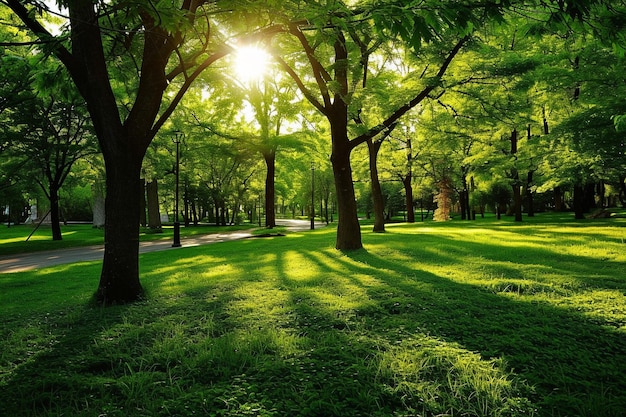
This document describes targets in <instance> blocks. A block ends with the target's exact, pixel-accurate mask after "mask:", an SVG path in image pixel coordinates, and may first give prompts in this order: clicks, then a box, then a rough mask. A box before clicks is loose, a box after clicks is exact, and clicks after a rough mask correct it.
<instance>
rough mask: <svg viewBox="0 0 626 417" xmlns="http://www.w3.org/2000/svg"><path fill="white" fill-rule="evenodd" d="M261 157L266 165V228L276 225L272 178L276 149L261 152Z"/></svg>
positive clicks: (274, 191)
mask: <svg viewBox="0 0 626 417" xmlns="http://www.w3.org/2000/svg"><path fill="white" fill-rule="evenodd" d="M263 159H264V160H265V166H266V167H267V174H266V176H265V226H266V227H267V228H270V229H272V228H274V227H276V207H275V202H274V200H275V199H276V197H275V195H276V187H275V184H274V178H275V176H276V151H275V150H273V149H272V150H269V151H266V152H263Z"/></svg>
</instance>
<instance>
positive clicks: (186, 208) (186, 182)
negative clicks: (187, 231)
mask: <svg viewBox="0 0 626 417" xmlns="http://www.w3.org/2000/svg"><path fill="white" fill-rule="evenodd" d="M183 187H184V188H183V207H184V209H183V211H184V213H185V214H184V216H185V227H189V224H190V221H191V219H190V217H191V216H190V215H189V179H188V178H187V176H185V179H184V181H183Z"/></svg>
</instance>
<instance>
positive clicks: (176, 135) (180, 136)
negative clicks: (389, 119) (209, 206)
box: [172, 131, 183, 248]
mask: <svg viewBox="0 0 626 417" xmlns="http://www.w3.org/2000/svg"><path fill="white" fill-rule="evenodd" d="M182 139H183V132H179V131H176V132H174V138H172V141H173V142H174V143H175V144H176V168H175V169H176V191H175V197H174V243H172V247H173V248H180V246H181V244H180V221H179V220H178V178H179V176H178V174H179V171H180V141H181V140H182Z"/></svg>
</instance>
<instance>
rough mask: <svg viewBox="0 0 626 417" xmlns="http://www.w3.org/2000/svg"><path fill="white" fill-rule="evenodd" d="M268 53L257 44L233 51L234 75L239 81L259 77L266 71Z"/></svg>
mask: <svg viewBox="0 0 626 417" xmlns="http://www.w3.org/2000/svg"><path fill="white" fill-rule="evenodd" d="M269 61H270V54H269V53H267V51H265V50H264V49H262V48H259V47H257V46H243V47H240V48H237V51H236V52H235V61H234V65H235V75H236V77H237V79H238V80H239V81H241V82H250V81H256V80H259V79H261V78H262V77H263V76H264V75H265V73H266V72H267V68H268V66H269Z"/></svg>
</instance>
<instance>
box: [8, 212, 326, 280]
mask: <svg viewBox="0 0 626 417" xmlns="http://www.w3.org/2000/svg"><path fill="white" fill-rule="evenodd" d="M276 223H277V224H278V225H280V226H286V227H287V230H289V231H294V232H297V231H305V230H308V229H310V227H311V223H310V222H309V221H307V220H291V219H280V220H277V221H276ZM325 225H326V224H325V223H317V222H316V223H315V227H316V228H319V227H323V226H325ZM252 236H253V235H252V233H250V232H249V231H246V230H242V231H236V232H225V233H212V234H208V235H201V236H194V237H187V238H181V240H180V243H181V245H182V246H181V247H182V248H186V247H193V246H200V245H208V244H210V243H218V242H226V241H229V240H237V239H245V238H249V237H252ZM177 249H180V248H172V241H171V240H153V241H148V242H140V243H139V253H147V252H156V251H162V250H177ZM103 254H104V246H102V245H98V246H85V247H80V248H69V249H58V250H51V251H43V252H32V253H24V254H18V255H11V256H0V274H2V273H10V272H22V271H32V270H34V269H39V268H45V267H48V266H54V265H62V264H68V263H76V262H87V261H97V260H101V259H102V257H103Z"/></svg>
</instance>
